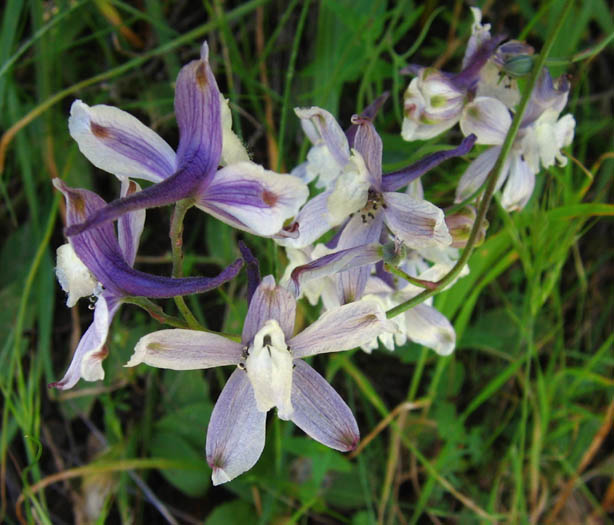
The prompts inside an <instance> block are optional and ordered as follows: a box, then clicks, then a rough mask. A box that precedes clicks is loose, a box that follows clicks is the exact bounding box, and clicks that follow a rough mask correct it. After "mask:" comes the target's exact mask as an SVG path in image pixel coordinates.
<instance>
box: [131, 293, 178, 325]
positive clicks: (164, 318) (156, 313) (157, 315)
mask: <svg viewBox="0 0 614 525" xmlns="http://www.w3.org/2000/svg"><path fill="white" fill-rule="evenodd" d="M122 302H124V303H128V304H135V305H136V306H138V307H140V308H142V309H143V310H145V311H146V312H147V313H148V314H149V315H150V316H151V317H152V318H154V319H155V320H156V321H158V322H159V323H164V324H167V325H169V326H173V327H175V328H189V325H188V323H186V322H185V321H184V320H183V319H181V318H180V317H175V316H174V315H169V314H167V313H166V312H165V311H164V310H163V309H162V307H161V306H160V305H157V304H156V303H154V302H153V301H150V300H149V299H147V297H124V298H123V299H122Z"/></svg>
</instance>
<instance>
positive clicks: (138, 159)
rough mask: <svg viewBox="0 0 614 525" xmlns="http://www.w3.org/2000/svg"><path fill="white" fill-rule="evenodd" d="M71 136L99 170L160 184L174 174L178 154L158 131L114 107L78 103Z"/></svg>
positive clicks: (70, 122)
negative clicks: (159, 182) (176, 154)
mask: <svg viewBox="0 0 614 525" xmlns="http://www.w3.org/2000/svg"><path fill="white" fill-rule="evenodd" d="M68 129H69V130H70V136H71V137H72V138H73V139H75V140H76V141H77V144H78V145H79V150H80V151H81V153H83V155H85V156H86V157H87V159H88V160H89V161H90V162H91V163H92V164H93V165H94V166H96V167H97V168H100V169H102V170H104V171H107V172H109V173H113V174H114V175H117V176H118V177H120V178H122V177H134V178H138V179H145V180H150V181H153V182H158V181H161V180H163V179H165V178H167V177H169V176H170V175H172V174H173V173H174V172H175V168H176V164H175V152H174V151H173V149H172V148H171V147H170V146H169V145H168V144H167V143H166V141H164V139H162V137H160V135H158V134H157V133H156V132H155V131H153V130H151V129H150V128H148V127H147V126H145V125H144V124H143V123H142V122H140V121H139V120H138V119H136V118H135V117H133V116H132V115H130V114H129V113H126V112H125V111H122V110H121V109H119V108H115V107H113V106H105V105H102V104H100V105H97V106H92V107H90V106H88V105H87V104H84V103H83V102H81V101H80V100H75V101H74V102H73V104H72V106H71V108H70V117H69V119H68Z"/></svg>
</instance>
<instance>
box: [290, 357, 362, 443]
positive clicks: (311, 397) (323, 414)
mask: <svg viewBox="0 0 614 525" xmlns="http://www.w3.org/2000/svg"><path fill="white" fill-rule="evenodd" d="M294 364H295V367H294V374H293V377H292V406H293V407H294V413H293V414H292V416H291V419H292V421H293V422H294V424H295V425H296V426H297V427H299V428H300V429H301V430H303V432H305V433H306V434H307V435H308V436H310V437H311V438H313V439H315V440H316V441H319V442H320V443H322V444H324V445H326V446H327V447H330V448H334V449H335V450H340V451H342V452H347V451H349V450H353V449H354V448H356V445H357V444H358V441H359V440H360V433H359V431H358V425H357V424H356V419H355V418H354V415H353V414H352V411H351V410H350V407H348V406H347V404H346V403H345V401H343V399H341V396H340V395H339V394H338V393H337V392H336V390H335V389H334V388H333V387H332V386H330V385H329V384H328V382H327V381H326V379H324V378H323V377H322V376H321V375H320V374H318V373H317V372H316V371H315V370H314V369H313V368H311V367H310V366H309V365H308V364H307V363H305V362H304V361H301V360H300V359H297V360H296V361H295V362H294Z"/></svg>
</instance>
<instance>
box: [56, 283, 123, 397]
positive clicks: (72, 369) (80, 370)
mask: <svg viewBox="0 0 614 525" xmlns="http://www.w3.org/2000/svg"><path fill="white" fill-rule="evenodd" d="M119 306H120V303H119V301H118V300H117V299H116V298H115V297H113V296H112V295H111V294H108V293H104V292H103V293H102V294H101V295H100V296H99V297H98V300H97V301H96V307H95V308H94V320H93V321H92V324H90V326H89V328H88V329H87V330H86V332H85V333H84V334H83V336H82V337H81V340H80V341H79V344H78V345H77V348H76V350H75V353H74V355H73V358H72V361H71V362H70V366H69V367H68V370H67V371H66V373H65V374H64V377H63V378H62V379H60V381H57V382H55V383H50V384H49V387H55V388H59V389H60V390H68V389H69V388H72V387H73V386H75V385H76V384H77V382H78V381H79V379H81V378H83V379H85V380H86V381H98V380H100V379H104V369H103V368H102V361H103V360H104V359H105V357H107V353H108V351H107V349H106V348H105V346H104V344H105V342H106V340H107V335H108V333H109V326H110V325H111V321H112V320H113V316H114V315H115V312H117V309H118V308H119Z"/></svg>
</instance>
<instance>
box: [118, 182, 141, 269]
mask: <svg viewBox="0 0 614 525" xmlns="http://www.w3.org/2000/svg"><path fill="white" fill-rule="evenodd" d="M139 191H141V187H140V186H139V185H138V184H137V183H136V182H134V181H131V180H128V179H122V189H121V196H122V197H125V196H127V195H132V194H133V193H136V192H139ZM144 225H145V210H138V211H134V212H131V213H126V214H125V215H122V216H121V217H120V218H119V220H118V221H117V240H118V241H119V247H120V249H121V252H122V255H123V256H124V260H125V261H126V262H127V263H128V264H129V265H130V266H134V259H135V258H136V252H137V250H138V249H139V241H140V239H141V234H142V233H143V226H144Z"/></svg>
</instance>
